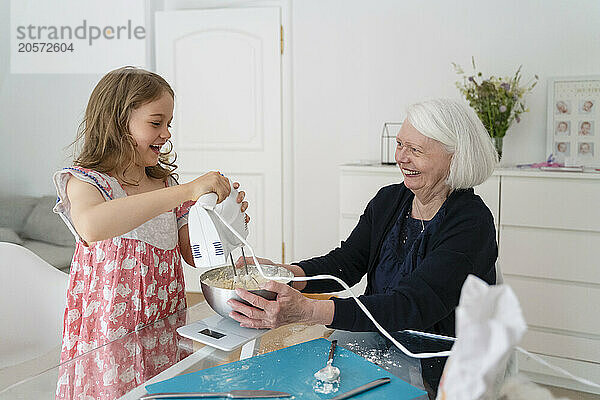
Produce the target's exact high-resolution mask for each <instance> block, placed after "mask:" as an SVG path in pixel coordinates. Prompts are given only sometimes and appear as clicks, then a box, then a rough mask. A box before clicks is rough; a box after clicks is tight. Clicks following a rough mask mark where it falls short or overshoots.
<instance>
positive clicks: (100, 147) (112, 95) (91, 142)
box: [73, 66, 177, 185]
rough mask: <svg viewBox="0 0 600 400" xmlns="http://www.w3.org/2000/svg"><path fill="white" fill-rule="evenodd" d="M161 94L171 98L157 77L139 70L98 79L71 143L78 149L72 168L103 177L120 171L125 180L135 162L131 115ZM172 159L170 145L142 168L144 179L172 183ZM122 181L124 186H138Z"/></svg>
mask: <svg viewBox="0 0 600 400" xmlns="http://www.w3.org/2000/svg"><path fill="white" fill-rule="evenodd" d="M165 93H169V94H170V95H171V97H173V98H174V97H175V93H174V92H173V89H171V86H169V84H168V83H167V81H165V80H164V79H163V78H162V77H161V76H159V75H157V74H155V73H153V72H150V71H146V70H143V69H140V68H135V67H130V66H127V67H122V68H118V69H116V70H114V71H111V72H109V73H108V74H106V75H105V76H104V77H102V79H100V82H98V84H97V85H96V87H95V88H94V90H93V91H92V94H91V96H90V100H89V102H88V105H87V108H86V110H85V117H84V119H83V121H82V122H81V124H80V125H79V129H78V132H77V138H76V139H75V141H74V142H73V144H74V145H76V147H77V145H79V146H81V151H80V152H79V154H78V155H77V157H76V158H75V161H74V165H77V166H80V167H83V168H89V169H93V170H94V171H98V172H104V173H108V172H112V171H116V170H120V171H122V172H123V177H125V175H126V172H127V170H128V169H129V168H131V167H132V166H134V165H136V164H137V161H138V154H137V151H136V145H137V144H136V142H135V139H134V138H133V136H132V135H131V133H130V132H129V117H130V116H131V112H132V111H133V110H135V109H136V108H138V107H140V106H141V105H143V104H146V103H149V102H152V101H155V100H158V99H159V98H160V97H161V96H163V94H165ZM169 144H171V142H169ZM74 152H77V148H74ZM176 159H177V155H176V154H175V152H173V146H172V145H171V146H170V148H169V149H168V150H167V151H166V152H161V153H160V154H159V157H158V163H157V164H156V165H154V166H151V167H145V170H146V175H148V176H149V177H152V178H156V179H162V180H164V179H166V178H167V177H168V176H170V175H171V176H173V177H174V178H175V179H176V178H177V175H176V174H175V173H174V171H175V169H176V168H177V165H175V160H176ZM124 179H125V183H126V184H129V185H137V184H138V182H136V181H128V180H127V178H124Z"/></svg>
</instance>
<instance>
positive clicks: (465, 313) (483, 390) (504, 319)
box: [437, 275, 527, 400]
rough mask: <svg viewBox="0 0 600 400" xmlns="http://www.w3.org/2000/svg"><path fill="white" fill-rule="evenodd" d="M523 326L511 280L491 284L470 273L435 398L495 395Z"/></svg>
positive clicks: (482, 399) (477, 399)
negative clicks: (450, 351)
mask: <svg viewBox="0 0 600 400" xmlns="http://www.w3.org/2000/svg"><path fill="white" fill-rule="evenodd" d="M526 329H527V325H526V324H525V319H524V318H523V313H522V312H521V307H520V305H519V301H518V299H517V296H516V295H515V294H514V292H513V291H512V289H511V288H510V287H509V286H506V285H494V286H489V285H488V284H487V283H485V282H484V281H482V280H481V279H479V278H477V277H475V276H474V275H469V276H468V277H467V279H466V280H465V283H464V285H463V287H462V291H461V294H460V301H459V304H458V307H457V309H456V342H455V343H454V346H453V347H452V353H451V354H450V357H449V358H448V361H447V362H446V366H445V368H444V373H443V375H442V380H441V383H440V387H439V389H438V395H437V400H488V399H490V400H491V399H497V398H498V395H499V393H500V387H501V386H502V384H503V381H504V377H505V373H506V369H507V365H508V361H509V359H510V357H511V356H512V355H513V353H514V349H515V346H516V345H517V344H518V343H519V341H520V340H521V337H522V336H523V334H524V333H525V331H526Z"/></svg>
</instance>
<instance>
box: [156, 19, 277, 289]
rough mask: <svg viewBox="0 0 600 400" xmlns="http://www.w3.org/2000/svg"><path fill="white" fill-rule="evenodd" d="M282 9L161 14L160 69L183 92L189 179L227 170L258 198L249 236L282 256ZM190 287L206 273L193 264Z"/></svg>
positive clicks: (261, 250) (271, 254) (178, 144)
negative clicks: (196, 269) (199, 275)
mask: <svg viewBox="0 0 600 400" xmlns="http://www.w3.org/2000/svg"><path fill="white" fill-rule="evenodd" d="M280 26H281V22H280V9H279V8H275V7H272V8H244V9H216V10H182V11H167V12H157V13H156V49H155V50H156V69H157V72H158V73H159V74H160V75H162V76H163V77H164V78H165V79H167V81H168V82H169V83H170V84H171V85H172V87H173V90H174V91H175V114H174V117H173V137H172V139H171V140H172V141H173V144H174V147H175V151H176V152H177V156H178V157H177V164H178V165H179V168H178V170H177V171H178V173H179V176H180V181H181V182H187V181H189V180H191V179H193V178H195V177H197V176H199V175H201V174H203V173H205V172H207V171H210V170H219V171H221V172H222V173H224V174H225V175H227V176H228V177H229V178H230V179H231V178H232V179H235V180H237V181H239V182H240V183H241V185H242V188H243V190H245V191H246V193H247V195H246V197H247V199H248V201H249V202H250V208H249V209H248V214H249V215H250V216H251V218H252V220H251V222H250V225H249V228H250V235H249V242H250V244H251V245H252V247H253V248H254V250H255V252H256V253H257V255H261V256H265V257H268V258H271V259H272V260H273V261H281V253H282V250H281V249H282V238H283V222H282V221H283V220H282V156H281V154H282V123H281V52H280ZM185 272H186V288H187V289H188V290H197V289H198V279H197V276H198V272H199V271H194V270H193V269H192V268H190V267H188V266H185Z"/></svg>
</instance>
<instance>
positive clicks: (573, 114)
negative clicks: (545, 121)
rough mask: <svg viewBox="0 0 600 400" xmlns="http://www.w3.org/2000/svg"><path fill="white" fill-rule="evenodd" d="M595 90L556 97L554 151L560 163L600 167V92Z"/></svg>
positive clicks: (566, 93)
mask: <svg viewBox="0 0 600 400" xmlns="http://www.w3.org/2000/svg"><path fill="white" fill-rule="evenodd" d="M586 86H587V85H586ZM595 86H596V85H591V86H588V87H584V88H581V87H580V88H578V89H575V90H573V89H572V90H564V91H562V92H563V93H555V94H556V97H555V101H554V119H553V128H554V135H553V146H552V148H553V153H554V156H555V159H556V161H557V162H562V163H564V162H565V161H567V162H569V163H571V164H573V165H584V166H595V165H597V164H599V163H600V154H599V153H600V148H599V143H600V131H599V129H600V127H599V126H598V123H599V121H600V112H599V110H600V107H599V106H600V104H599V103H600V88H596V87H595ZM559 92H560V91H559ZM561 94H562V96H561ZM568 94H571V95H570V96H568Z"/></svg>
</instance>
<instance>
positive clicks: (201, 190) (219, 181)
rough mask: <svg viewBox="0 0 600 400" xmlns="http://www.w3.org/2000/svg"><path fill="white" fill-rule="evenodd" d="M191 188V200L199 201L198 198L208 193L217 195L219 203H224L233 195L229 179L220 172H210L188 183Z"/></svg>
mask: <svg viewBox="0 0 600 400" xmlns="http://www.w3.org/2000/svg"><path fill="white" fill-rule="evenodd" d="M186 185H190V188H191V192H192V195H191V200H194V201H196V200H198V197H200V196H202V195H203V194H206V193H216V194H217V203H220V202H222V201H223V200H225V198H227V196H229V193H231V186H230V185H229V179H227V178H226V177H224V176H223V175H221V174H220V173H219V172H216V171H210V172H208V173H206V174H204V175H202V176H201V177H199V178H196V179H194V180H193V181H191V182H189V183H187V184H186Z"/></svg>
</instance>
